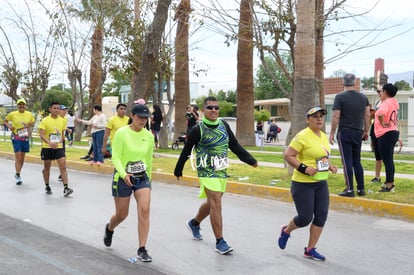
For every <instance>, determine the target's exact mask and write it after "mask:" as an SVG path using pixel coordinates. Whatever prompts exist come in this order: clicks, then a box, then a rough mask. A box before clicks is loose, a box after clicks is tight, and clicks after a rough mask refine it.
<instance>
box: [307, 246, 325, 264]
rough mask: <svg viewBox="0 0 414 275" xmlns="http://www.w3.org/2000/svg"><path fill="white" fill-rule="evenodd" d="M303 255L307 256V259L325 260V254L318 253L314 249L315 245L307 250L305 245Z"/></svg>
mask: <svg viewBox="0 0 414 275" xmlns="http://www.w3.org/2000/svg"><path fill="white" fill-rule="evenodd" d="M303 257H305V258H309V259H312V260H315V261H325V256H323V255H321V254H319V253H318V252H317V251H316V247H314V248H312V249H310V250H308V249H307V248H306V247H305V253H304V254H303Z"/></svg>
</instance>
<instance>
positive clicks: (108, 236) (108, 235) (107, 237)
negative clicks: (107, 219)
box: [103, 223, 114, 247]
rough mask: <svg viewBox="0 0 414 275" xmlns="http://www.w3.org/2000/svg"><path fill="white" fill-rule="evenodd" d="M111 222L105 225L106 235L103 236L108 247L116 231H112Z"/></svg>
mask: <svg viewBox="0 0 414 275" xmlns="http://www.w3.org/2000/svg"><path fill="white" fill-rule="evenodd" d="M108 226H109V223H107V224H106V225H105V235H104V238H103V241H104V244H105V246H106V247H110V246H111V244H112V236H113V235H114V231H110V230H109V229H108Z"/></svg>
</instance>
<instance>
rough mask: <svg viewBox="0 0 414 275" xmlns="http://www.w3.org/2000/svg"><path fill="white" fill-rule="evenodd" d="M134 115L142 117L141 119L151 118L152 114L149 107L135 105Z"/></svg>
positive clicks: (133, 108)
mask: <svg viewBox="0 0 414 275" xmlns="http://www.w3.org/2000/svg"><path fill="white" fill-rule="evenodd" d="M131 113H132V114H134V115H137V116H140V117H150V116H151V113H150V111H149V109H148V107H147V106H145V105H143V104H135V105H134V107H132V111H131Z"/></svg>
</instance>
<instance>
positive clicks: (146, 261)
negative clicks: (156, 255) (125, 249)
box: [137, 256, 152, 263]
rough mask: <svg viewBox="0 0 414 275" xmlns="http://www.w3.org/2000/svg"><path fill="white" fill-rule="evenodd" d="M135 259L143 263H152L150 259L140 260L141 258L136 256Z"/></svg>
mask: <svg viewBox="0 0 414 275" xmlns="http://www.w3.org/2000/svg"><path fill="white" fill-rule="evenodd" d="M137 259H138V260H140V261H141V262H143V263H149V262H152V259H142V258H141V257H139V256H137Z"/></svg>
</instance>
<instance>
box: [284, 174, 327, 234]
mask: <svg viewBox="0 0 414 275" xmlns="http://www.w3.org/2000/svg"><path fill="white" fill-rule="evenodd" d="M290 192H291V193H292V197H293V201H294V202H295V206H296V211H297V212H298V215H297V216H295V217H294V218H293V222H294V223H295V225H296V226H298V227H305V226H307V225H308V224H310V223H311V222H312V223H313V224H314V225H316V226H319V227H323V226H324V225H325V222H326V219H327V218H328V210H329V189H328V183H327V182H326V181H325V180H322V181H319V182H297V181H292V185H291V188H290Z"/></svg>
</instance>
